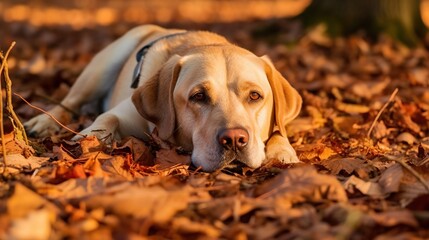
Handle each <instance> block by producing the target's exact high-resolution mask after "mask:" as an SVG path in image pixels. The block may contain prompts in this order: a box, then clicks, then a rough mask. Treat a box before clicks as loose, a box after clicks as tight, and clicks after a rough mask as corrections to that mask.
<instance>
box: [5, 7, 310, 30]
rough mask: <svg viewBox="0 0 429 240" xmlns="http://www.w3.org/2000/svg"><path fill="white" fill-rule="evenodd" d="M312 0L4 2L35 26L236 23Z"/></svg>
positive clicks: (14, 15)
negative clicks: (116, 23) (120, 22)
mask: <svg viewBox="0 0 429 240" xmlns="http://www.w3.org/2000/svg"><path fill="white" fill-rule="evenodd" d="M310 2H311V0H265V1H261V0H128V1H122V0H105V1H100V0H70V1H55V0H26V1H20V0H18V1H17V0H2V1H1V3H0V7H1V9H3V14H2V18H3V20H4V21H6V22H13V21H28V22H30V23H31V24H34V25H36V26H42V25H64V24H67V25H71V26H72V27H73V28H75V29H79V28H83V27H90V26H94V25H110V24H113V23H115V22H117V21H122V22H124V23H134V24H141V23H148V22H157V23H169V22H182V23H183V22H187V23H190V22H194V23H210V22H233V21H249V20H255V19H269V18H282V17H291V16H296V15H297V14H299V13H301V12H302V11H303V10H304V9H305V8H306V7H307V6H308V4H309V3H310Z"/></svg>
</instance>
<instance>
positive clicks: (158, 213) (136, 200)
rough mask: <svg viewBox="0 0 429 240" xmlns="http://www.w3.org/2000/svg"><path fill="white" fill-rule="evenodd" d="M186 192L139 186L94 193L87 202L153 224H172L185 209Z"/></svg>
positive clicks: (183, 190)
mask: <svg viewBox="0 0 429 240" xmlns="http://www.w3.org/2000/svg"><path fill="white" fill-rule="evenodd" d="M188 199H189V190H188V189H187V188H180V189H177V190H172V191H167V190H165V189H163V188H161V187H158V186H154V187H138V186H136V185H131V186H129V187H127V188H126V189H124V188H122V189H120V190H119V191H115V192H110V193H108V194H107V195H104V194H97V195H96V196H93V197H90V198H89V199H88V200H86V201H85V202H86V204H87V205H88V207H90V208H99V207H103V208H105V209H107V210H109V211H112V212H113V213H115V214H117V215H120V216H124V217H129V216H131V217H133V218H139V219H141V218H147V219H150V220H151V221H153V222H154V223H156V224H162V223H166V222H167V221H171V220H172V217H173V216H174V215H176V213H177V212H179V211H181V210H184V209H185V208H186V207H187V206H188Z"/></svg>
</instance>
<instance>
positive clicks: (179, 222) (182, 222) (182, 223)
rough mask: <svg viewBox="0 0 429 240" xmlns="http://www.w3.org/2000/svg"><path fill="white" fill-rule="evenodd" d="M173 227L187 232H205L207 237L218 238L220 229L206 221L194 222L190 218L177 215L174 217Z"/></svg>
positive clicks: (175, 229) (178, 230)
mask: <svg viewBox="0 0 429 240" xmlns="http://www.w3.org/2000/svg"><path fill="white" fill-rule="evenodd" d="M171 228H172V230H174V231H177V232H181V233H185V234H186V233H187V234H203V235H204V236H205V237H209V238H218V237H219V236H220V229H217V228H215V227H213V226H212V225H209V224H206V223H199V222H193V221H191V220H190V219H189V218H185V217H177V218H174V219H173V222H172V223H171Z"/></svg>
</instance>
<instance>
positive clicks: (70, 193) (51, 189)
mask: <svg viewBox="0 0 429 240" xmlns="http://www.w3.org/2000/svg"><path fill="white" fill-rule="evenodd" d="M108 184H110V186H111V187H112V186H115V187H117V185H119V186H122V185H121V184H120V183H119V184H118V183H117V182H115V181H114V180H109V179H108V178H94V177H88V178H84V179H83V178H80V179H69V180H67V181H64V182H62V183H60V184H57V185H52V184H45V185H40V186H38V187H37V189H38V192H39V193H41V194H43V195H45V196H46V197H48V198H50V199H58V200H70V199H81V198H85V197H88V196H92V195H94V194H100V193H102V192H105V191H106V186H107V185H108ZM123 184H124V185H126V186H123V187H128V185H129V183H126V182H125V183H123Z"/></svg>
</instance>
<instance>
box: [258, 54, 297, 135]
mask: <svg viewBox="0 0 429 240" xmlns="http://www.w3.org/2000/svg"><path fill="white" fill-rule="evenodd" d="M261 59H262V60H263V61H264V65H265V72H266V74H267V77H268V81H269V82H270V85H271V89H272V91H273V97H274V118H275V125H276V126H277V128H278V130H279V131H280V134H281V135H282V136H284V137H287V134H286V124H287V123H289V122H290V121H292V120H293V119H294V118H296V117H297V116H298V114H299V112H300V110H301V104H302V98H301V96H300V95H299V93H298V92H297V91H296V89H295V88H293V87H292V86H291V85H290V84H289V82H288V81H287V80H286V79H285V78H284V77H283V76H282V75H281V74H280V73H279V71H277V69H275V67H274V65H273V63H272V62H271V60H270V59H269V58H268V57H267V56H262V57H261Z"/></svg>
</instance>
